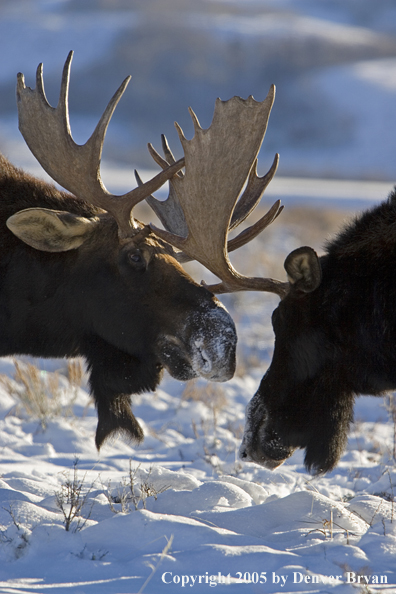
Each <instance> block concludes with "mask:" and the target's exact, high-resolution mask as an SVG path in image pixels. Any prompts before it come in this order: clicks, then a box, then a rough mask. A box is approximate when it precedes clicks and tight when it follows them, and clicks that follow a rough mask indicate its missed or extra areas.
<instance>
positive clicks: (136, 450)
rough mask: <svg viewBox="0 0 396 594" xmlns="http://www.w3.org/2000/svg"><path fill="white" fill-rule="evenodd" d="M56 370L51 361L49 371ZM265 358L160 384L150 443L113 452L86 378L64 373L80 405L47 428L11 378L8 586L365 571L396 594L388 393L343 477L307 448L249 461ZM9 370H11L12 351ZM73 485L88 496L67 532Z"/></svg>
mask: <svg viewBox="0 0 396 594" xmlns="http://www.w3.org/2000/svg"><path fill="white" fill-rule="evenodd" d="M264 299H265V298H263V300H264ZM266 319H267V320H268V317H266V318H264V321H263V329H262V335H263V336H262V340H265V333H267V332H268V328H266V325H268V321H265V320H266ZM257 331H258V332H260V329H257V328H256V332H257ZM36 363H37V364H38V365H39V366H40V361H38V362H36ZM267 363H268V361H267ZM57 366H58V367H59V369H61V372H62V371H63V370H64V365H63V362H61V361H56V360H53V361H50V362H47V369H48V368H49V369H52V371H45V372H42V373H43V376H44V377H45V378H46V381H48V379H50V378H51V374H53V373H54V371H53V370H54V369H56V368H57ZM264 367H265V363H264V364H263V368H262V369H256V370H251V372H250V373H248V374H247V375H246V376H244V377H235V378H234V379H232V380H231V381H229V382H227V383H226V384H221V385H220V384H216V385H214V384H210V383H206V382H205V381H204V380H199V381H195V382H194V383H192V384H189V387H188V389H186V388H185V386H184V385H183V384H181V383H179V382H176V381H175V380H173V379H171V378H170V377H169V376H168V377H166V378H165V381H164V382H163V383H162V385H161V387H160V388H159V389H158V390H157V391H156V393H155V394H151V393H148V394H143V395H139V396H135V397H134V398H133V401H134V406H133V409H134V412H135V414H136V416H137V417H138V419H139V422H140V423H141V424H142V427H143V429H144V431H145V435H146V438H145V441H144V442H143V444H142V445H141V446H139V447H134V446H133V445H131V444H128V443H124V442H123V441H122V440H121V439H119V440H116V441H113V442H111V443H108V444H106V445H105V446H104V447H103V449H102V451H101V453H100V455H98V454H97V452H96V449H95V446H94V439H93V437H94V431H95V426H96V412H95V410H94V408H93V406H92V404H90V403H89V395H88V393H87V392H86V389H85V388H84V381H83V382H82V387H80V388H78V389H76V388H75V387H73V386H70V385H69V387H68V388H67V386H68V380H67V379H66V378H65V377H64V376H63V375H62V378H61V379H62V381H60V382H59V385H60V386H62V389H64V387H66V392H64V393H63V399H64V402H65V404H66V401H67V394H68V393H69V395H70V398H71V399H72V400H73V401H74V412H73V414H72V415H62V414H60V415H59V416H56V417H53V418H50V417H49V418H48V419H46V422H45V424H44V425H43V424H42V423H40V422H39V420H37V419H35V418H34V417H32V416H28V415H27V414H25V413H23V411H21V410H19V411H18V408H17V407H16V406H15V405H16V401H17V399H16V397H15V396H10V394H9V392H8V391H7V390H6V389H5V387H4V386H6V385H7V384H6V383H4V382H2V386H3V387H2V388H1V390H0V410H1V413H0V468H1V479H0V592H4V593H5V592H12V593H22V592H23V593H33V592H47V591H56V592H60V593H63V592H65V593H66V592H76V593H77V592H78V593H80V592H84V594H85V593H89V592H95V594H96V593H98V594H100V593H102V592H103V593H105V592H106V593H124V592H125V593H132V592H133V593H135V592H146V593H149V592H152V593H156V592H162V591H163V592H166V591H168V592H177V591H179V589H180V588H183V587H189V588H194V589H196V590H198V591H207V590H208V588H213V587H216V585H217V584H218V582H221V581H222V580H223V582H224V583H225V584H229V587H234V588H235V587H237V588H240V589H243V591H246V592H258V591H263V590H262V589H263V588H264V585H263V584H261V585H260V584H255V583H254V582H255V581H257V580H258V581H259V582H260V580H261V581H262V582H264V580H265V579H266V582H265V591H266V592H278V591H287V592H306V591H310V592H311V591H312V592H316V591H317V592H319V591H322V590H321V585H320V584H323V582H326V583H327V586H326V587H329V586H330V585H331V589H332V591H333V590H334V591H336V592H346V591H349V590H350V589H351V588H353V587H354V585H356V584H354V582H352V581H351V580H353V579H355V580H357V577H356V576H357V575H365V576H366V577H367V576H371V577H370V578H368V579H370V580H371V581H372V580H376V579H377V580H378V581H380V580H381V579H382V580H383V581H385V580H386V581H387V585H386V586H385V585H384V584H382V585H381V584H380V583H379V584H378V586H377V585H376V584H374V585H373V584H372V583H371V581H370V588H373V591H375V589H376V587H378V588H380V589H381V588H386V589H384V590H381V591H386V592H396V572H395V565H394V555H395V553H396V517H395V510H394V503H392V498H393V492H394V485H396V467H395V462H394V460H393V459H392V449H393V438H394V427H393V424H392V423H391V422H390V419H389V417H388V413H387V411H386V409H385V407H384V406H383V405H382V401H381V399H378V398H370V397H364V398H363V397H362V398H360V399H358V401H357V405H356V420H357V422H356V423H355V425H354V426H353V429H352V431H351V434H350V439H349V443H348V448H347V451H346V452H345V454H344V456H343V457H342V459H341V462H340V464H339V465H338V467H337V468H336V469H335V470H334V471H333V472H331V473H329V474H328V475H326V476H324V477H320V478H312V477H310V476H309V475H307V474H306V473H305V471H304V468H303V464H302V461H303V460H302V453H301V452H297V453H296V454H295V455H294V456H293V457H292V458H291V459H290V460H288V461H287V462H286V463H285V464H284V465H283V466H281V467H280V468H278V469H277V470H275V471H272V472H271V471H269V470H266V469H264V468H260V467H258V466H256V465H254V464H250V463H242V462H241V461H240V460H239V459H238V457H237V451H238V448H239V444H240V435H241V429H242V427H243V423H244V409H245V406H246V404H247V402H248V401H249V399H250V398H251V396H252V394H253V392H254V389H255V388H256V386H257V384H258V381H259V379H260V376H261V373H262V372H263V371H264ZM0 370H1V372H2V373H3V374H5V375H7V376H8V377H10V376H11V377H12V376H13V368H12V362H11V360H10V359H6V360H4V361H2V363H1V367H0ZM73 482H74V484H75V485H76V487H80V488H81V501H82V506H81V510H80V513H79V515H77V517H76V518H74V519H73V520H72V521H71V523H70V529H69V530H68V531H66V530H65V514H66V515H67V514H68V512H69V510H70V502H68V501H67V499H66V498H65V496H64V495H65V493H66V491H65V485H67V484H69V485H70V484H71V483H73ZM62 493H63V500H62ZM60 501H63V503H61V504H60ZM60 506H61V507H63V511H62V510H61V509H60ZM348 572H349V573H348ZM354 574H356V575H355V576H354ZM199 576H201V578H199ZM213 576H216V577H213ZM331 576H333V578H334V579H332V578H331ZM337 576H339V577H338V578H337ZM376 576H377V577H376ZM199 579H200V580H201V583H199ZM360 579H361V580H364V578H363V577H362V578H360ZM147 580H149V581H147ZM187 580H188V581H187ZM244 580H245V581H244ZM249 580H250V581H249ZM282 580H284V583H283V585H282ZM348 580H349V581H350V583H348ZM362 583H364V582H362ZM183 584H184V585H183ZM322 587H323V586H322ZM260 588H261V589H260Z"/></svg>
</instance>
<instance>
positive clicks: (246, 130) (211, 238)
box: [148, 86, 288, 297]
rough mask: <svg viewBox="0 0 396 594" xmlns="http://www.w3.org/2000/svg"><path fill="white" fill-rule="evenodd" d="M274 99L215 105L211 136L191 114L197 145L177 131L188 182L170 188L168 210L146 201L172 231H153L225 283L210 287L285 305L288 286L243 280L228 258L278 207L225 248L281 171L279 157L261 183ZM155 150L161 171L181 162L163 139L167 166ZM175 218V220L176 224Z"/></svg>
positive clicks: (179, 179)
mask: <svg viewBox="0 0 396 594" xmlns="http://www.w3.org/2000/svg"><path fill="white" fill-rule="evenodd" d="M274 97H275V87H274V86H272V87H271V89H270V91H269V93H268V95H267V97H266V99H265V100H264V101H262V102H261V103H259V102H257V101H255V100H254V99H253V97H249V98H248V99H246V100H244V99H241V98H240V97H233V98H232V99H230V100H229V101H221V100H220V99H217V100H216V105H215V111H214V116H213V120H212V124H211V125H210V127H209V128H208V129H206V130H204V129H202V128H201V126H200V124H199V121H198V118H197V116H196V115H195V113H194V112H193V111H192V110H191V109H190V114H191V117H192V120H193V123H194V130H195V134H194V137H193V138H192V139H191V140H187V139H186V138H185V136H184V134H183V131H182V129H181V128H180V126H179V125H178V124H176V128H177V131H178V133H179V138H180V141H181V143H182V146H183V149H184V154H185V161H186V165H185V174H184V175H180V174H178V175H176V176H174V177H173V178H172V179H171V180H170V182H169V185H170V194H169V198H168V199H167V200H166V201H165V202H159V201H156V200H155V198H153V197H150V198H149V199H148V202H149V204H150V206H152V208H153V209H154V211H155V212H156V214H157V215H158V216H159V218H160V220H161V222H162V224H163V225H164V227H165V228H166V231H164V230H160V229H157V228H155V232H156V234H157V235H159V236H160V237H162V238H163V239H164V240H166V241H168V242H169V243H171V244H172V245H173V246H175V247H176V248H178V249H179V250H181V252H182V254H183V255H182V257H181V260H182V261H186V260H189V259H192V260H198V261H199V262H200V263H201V264H203V265H204V266H205V267H206V268H208V269H209V270H210V271H211V272H213V273H214V274H215V275H216V276H217V277H218V278H220V279H221V282H220V283H218V284H216V285H211V286H209V287H208V288H209V289H210V290H212V291H213V292H215V293H230V292H234V291H243V290H257V291H269V292H272V293H276V294H277V295H279V296H280V297H284V295H285V294H286V292H287V288H288V283H283V282H280V281H276V280H273V279H268V278H252V277H246V276H243V275H241V274H239V273H238V272H237V271H236V270H235V268H234V267H233V266H232V264H231V262H230V260H229V258H228V252H230V251H232V250H235V249H237V248H239V247H241V246H242V245H245V244H246V243H247V242H249V241H251V240H252V239H253V238H254V237H256V236H257V235H258V234H259V233H261V231H263V230H264V229H265V228H266V227H268V225H269V224H271V223H272V221H274V220H275V219H276V217H277V216H278V215H279V214H280V212H281V211H282V209H283V207H281V206H280V201H279V200H278V201H277V202H275V204H274V205H273V206H272V207H271V209H270V210H269V211H268V212H267V213H266V214H265V215H264V216H263V217H262V218H261V219H260V220H259V221H257V223H255V224H254V225H252V226H251V227H249V228H247V229H245V230H244V231H243V232H242V233H240V234H239V235H238V236H237V237H236V238H234V239H232V240H230V241H227V237H228V232H229V231H230V230H231V229H234V228H235V227H237V226H238V225H239V224H240V223H241V222H242V221H244V220H245V219H246V217H247V216H248V215H249V214H250V213H251V212H252V211H253V209H254V208H255V207H256V206H257V204H258V203H259V202H260V199H261V196H262V194H263V192H264V190H265V188H266V187H267V185H268V184H269V182H270V181H271V179H272V178H273V177H274V175H275V172H276V169H277V166H278V155H276V156H275V159H274V162H273V164H272V166H271V168H270V170H269V171H268V173H267V174H266V175H264V176H263V177H259V176H258V175H257V155H258V153H259V150H260V147H261V143H262V141H263V138H264V135H265V132H266V129H267V124H268V119H269V115H270V112H271V108H272V105H273V102H274ZM149 150H150V153H151V155H152V156H153V158H154V160H155V161H156V162H157V163H158V164H159V165H161V166H162V167H166V166H169V164H172V163H174V162H175V158H174V157H173V155H172V153H171V151H170V149H169V147H168V145H167V143H166V140H165V139H164V138H163V150H164V154H165V159H163V158H162V157H161V156H160V155H159V154H158V153H157V152H156V151H155V150H154V149H153V148H152V147H151V146H149ZM246 180H247V185H246V188H245V190H244V192H243V194H242V196H241V197H240V198H239V195H240V193H241V191H242V188H243V186H244V184H245V182H246ZM238 198H239V200H238ZM174 212H176V213H177V216H173V213H174ZM180 213H182V216H181V215H180ZM179 221H181V222H179Z"/></svg>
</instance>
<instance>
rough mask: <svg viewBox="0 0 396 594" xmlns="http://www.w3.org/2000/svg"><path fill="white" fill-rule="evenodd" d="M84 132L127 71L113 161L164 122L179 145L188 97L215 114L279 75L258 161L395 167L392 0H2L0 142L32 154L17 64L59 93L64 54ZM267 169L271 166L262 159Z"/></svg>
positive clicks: (369, 174)
mask: <svg viewBox="0 0 396 594" xmlns="http://www.w3.org/2000/svg"><path fill="white" fill-rule="evenodd" d="M71 49H73V50H74V51H75V55H74V60H73V65H72V75H71V88H70V112H71V125H72V131H73V135H74V138H75V139H76V140H77V142H80V143H83V142H85V140H86V139H87V138H88V136H89V135H90V133H91V132H92V130H93V128H94V126H95V124H96V123H97V121H98V119H99V117H100V115H101V113H102V111H103V109H104V108H105V106H106V104H107V102H108V100H109V99H110V97H111V96H112V94H113V92H114V91H115V90H116V88H117V87H118V85H119V84H120V83H121V81H122V80H123V79H124V78H125V76H127V75H128V74H131V75H132V81H131V83H130V85H129V87H128V89H127V91H126V93H125V95H124V97H123V98H122V100H121V102H120V104H119V106H118V107H117V110H116V113H115V115H114V116H113V120H112V123H111V126H110V129H109V132H108V136H107V139H106V144H105V151H104V160H105V162H106V163H108V164H116V165H117V166H119V167H127V166H128V167H129V166H131V165H132V166H138V167H151V166H152V163H151V162H150V157H149V155H148V152H147V150H146V144H147V142H152V143H154V145H156V146H157V147H159V146H160V143H159V138H160V134H161V133H165V134H166V135H167V137H168V138H169V142H170V144H171V146H172V147H173V148H174V152H175V153H176V155H177V156H180V154H181V151H180V144H179V140H178V137H177V134H176V132H175V130H174V126H173V122H174V121H175V120H176V121H177V122H178V123H179V124H180V125H181V126H182V128H183V130H184V132H185V134H186V136H187V137H191V136H192V134H193V131H192V124H191V120H190V116H189V114H188V111H187V108H188V106H191V107H192V108H193V109H194V111H195V112H196V114H197V115H198V118H199V120H200V122H201V125H202V126H203V127H207V126H209V124H210V122H211V118H212V114H213V108H214V101H215V99H216V97H221V98H222V99H229V98H230V97H232V96H233V95H240V96H242V97H244V98H246V97H247V96H249V95H253V96H254V97H255V99H257V100H263V99H264V98H265V96H266V94H267V92H268V89H269V87H270V85H271V83H275V84H276V87H277V97H276V101H275V107H274V109H273V111H272V115H271V119H270V125H269V128H268V132H267V137H266V140H265V142H264V145H263V149H262V152H261V157H260V159H261V162H262V168H264V169H266V168H268V167H269V165H270V164H271V162H272V158H273V154H274V153H275V152H279V153H280V156H281V161H280V167H279V170H278V176H280V177H282V176H286V177H291V176H294V177H310V178H311V177H313V178H319V177H320V178H335V179H355V180H375V181H391V182H393V181H395V180H396V1H395V0H376V1H375V2H373V1H372V0H272V1H271V0H83V1H81V0H0V150H2V151H3V152H4V153H5V154H7V155H8V156H9V158H11V160H13V161H14V162H18V163H22V164H25V162H26V163H29V162H30V163H31V164H32V165H33V162H32V161H29V160H30V157H29V155H28V153H27V149H25V148H24V147H23V142H22V140H21V138H20V137H19V132H18V130H17V118H16V104H15V82H16V73H17V72H19V71H21V72H23V73H24V74H25V77H26V84H27V85H28V86H31V87H34V86H35V70H36V67H37V65H38V64H39V62H43V63H44V76H45V88H46V93H47V96H48V98H49V100H50V102H51V104H53V105H56V102H57V98H58V93H59V84H60V76H61V71H62V67H63V63H64V61H65V59H66V56H67V54H68V52H69V50H71ZM261 172H263V171H261Z"/></svg>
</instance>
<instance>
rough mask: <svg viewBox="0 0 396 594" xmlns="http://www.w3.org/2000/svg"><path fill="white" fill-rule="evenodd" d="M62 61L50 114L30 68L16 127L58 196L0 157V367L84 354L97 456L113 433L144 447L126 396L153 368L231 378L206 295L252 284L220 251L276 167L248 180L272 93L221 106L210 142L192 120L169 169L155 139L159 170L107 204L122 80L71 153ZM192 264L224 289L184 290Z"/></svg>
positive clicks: (240, 240)
mask: <svg viewBox="0 0 396 594" xmlns="http://www.w3.org/2000/svg"><path fill="white" fill-rule="evenodd" d="M71 60H72V52H70V54H69V56H68V58H67V60H66V63H65V66H64V70H63V75H62V82H61V92H60V98H59V102H58V105H57V107H56V108H53V107H51V106H50V105H49V103H48V102H47V99H46V96H45V92H44V83H43V73H42V65H41V64H40V65H39V67H38V69H37V75H36V88H35V89H34V90H32V89H31V88H29V87H26V85H25V81H24V76H23V75H22V74H19V75H18V83H17V104H18V114H19V129H20V131H21V133H22V135H23V137H24V139H25V141H26V143H27V145H28V146H29V148H30V150H31V151H32V153H33V154H34V156H35V157H36V159H37V160H38V162H39V163H40V164H41V165H42V167H43V168H44V169H45V170H46V171H47V173H48V174H49V175H50V176H51V177H52V179H53V180H54V181H56V182H57V183H58V184H59V185H60V186H62V187H63V188H64V189H65V190H66V192H65V191H63V190H59V189H57V188H56V187H55V186H54V185H51V184H48V183H46V182H44V181H41V180H38V179H35V178H33V177H32V176H30V175H28V174H26V173H24V172H23V171H21V170H19V169H17V168H15V167H14V166H13V165H11V163H9V161H8V160H7V159H6V158H5V157H3V156H1V157H0V226H1V233H0V242H1V247H0V270H1V281H0V283H1V284H0V316H1V317H0V319H1V322H0V327H1V335H0V356H6V355H13V354H27V355H32V356H37V357H75V356H83V357H84V358H85V360H86V362H87V369H88V372H89V383H90V388H91V392H92V395H93V397H94V400H95V404H96V408H97V412H98V425H97V430H96V439H95V441H96V446H97V447H98V449H99V448H100V446H101V445H102V444H103V442H104V441H105V440H106V438H108V437H109V436H111V435H112V434H114V433H117V432H121V433H124V434H126V436H127V437H129V438H131V439H133V440H137V441H140V440H141V439H142V438H143V432H142V429H141V427H140V425H139V423H138V422H137V420H136V419H135V417H134V415H133V413H132V410H131V398H130V395H131V394H134V393H139V392H142V391H146V390H153V389H155V387H156V386H157V385H158V383H159V381H160V379H161V374H162V371H163V369H164V368H165V369H167V370H168V371H169V372H170V374H171V375H172V376H173V377H175V378H177V379H180V380H187V379H190V378H193V377H197V376H198V375H201V376H203V377H205V378H207V379H209V380H213V381H225V380H227V379H229V378H231V377H232V375H233V373H234V370H235V349H236V332H235V326H234V323H233V321H232V319H231V317H230V316H229V314H228V313H227V311H226V310H225V308H224V307H223V306H222V305H221V303H220V302H219V301H218V300H217V298H216V297H215V293H216V292H218V293H221V292H224V291H225V290H228V289H227V287H228V285H230V286H231V285H233V283H234V282H235V279H237V280H239V281H240V282H242V284H243V283H244V287H245V288H248V286H249V282H252V283H253V284H254V283H255V282H258V283H259V284H260V282H261V281H260V279H258V280H257V279H256V281H255V280H254V279H252V280H251V281H249V279H246V278H245V277H242V276H241V275H238V273H236V271H234V269H233V268H232V266H231V265H230V263H229V260H228V256H227V245H226V244H225V241H226V238H227V233H228V230H229V228H234V227H236V226H237V225H238V224H240V223H241V222H242V221H243V220H244V219H245V218H246V216H247V215H248V214H249V212H250V211H251V210H252V208H253V207H254V205H255V204H257V202H258V201H259V200H260V197H261V194H262V192H263V191H264V189H265V187H266V185H267V184H268V182H269V180H270V179H271V177H272V176H273V175H274V173H275V170H276V166H277V159H275V161H274V164H273V166H272V168H271V170H270V171H269V172H268V174H267V175H266V176H264V177H263V178H260V177H258V176H257V175H256V174H255V168H253V169H254V171H253V169H252V162H254V161H255V159H256V157H257V154H258V151H259V149H260V145H261V141H262V137H263V135H264V133H265V129H266V126H267V120H268V116H269V112H270V109H271V105H272V100H273V90H272V91H271V93H270V94H269V97H268V98H267V99H266V100H264V101H263V102H262V103H258V102H256V101H254V100H253V98H249V99H248V100H246V101H245V100H242V99H240V98H238V97H236V98H233V99H231V100H229V101H225V102H223V101H220V100H218V101H217V103H216V107H215V113H214V117H213V122H212V125H211V126H210V128H209V129H208V130H202V129H201V127H200V126H199V123H198V120H197V118H196V116H195V114H194V113H193V112H192V111H191V116H192V118H193V122H194V127H195V136H194V138H193V139H192V140H189V141H187V140H186V139H185V137H184V135H183V132H182V131H181V129H180V127H178V131H179V136H180V139H181V142H182V145H183V148H184V152H185V157H184V158H183V159H181V160H179V161H176V160H175V158H174V157H173V154H172V153H171V151H170V149H169V147H168V145H167V142H166V139H165V138H164V137H163V149H164V153H165V158H163V157H161V156H160V155H159V154H158V153H157V152H156V151H155V150H154V148H153V147H152V146H151V145H149V150H150V152H151V154H152V156H153V157H154V159H155V160H156V162H157V163H159V164H160V166H161V167H162V169H163V171H161V172H160V173H159V174H158V175H157V176H155V177H154V178H153V179H152V180H150V181H148V182H147V183H145V184H142V183H141V180H140V178H139V176H137V180H138V187H137V188H135V189H134V190H132V191H130V192H128V193H127V194H124V195H123V196H114V195H112V194H110V193H109V192H108V191H107V190H106V188H105V186H104V184H103V182H102V180H101V176H100V161H101V154H102V146H103V142H104V137H105V134H106V130H107V126H108V124H109V121H110V119H111V116H112V114H113V112H114V109H115V108H116V105H117V103H118V101H119V100H120V98H121V96H122V94H123V92H124V90H125V88H126V86H127V84H128V82H129V77H128V78H127V79H125V80H124V82H123V83H122V84H121V86H120V87H119V89H118V90H117V91H116V93H115V94H114V96H113V97H112V99H111V100H110V102H109V104H108V106H107V108H106V109H105V111H104V113H103V115H102V117H101V119H100V121H99V123H98V125H97V127H96V129H95V131H94V132H93V134H92V136H91V137H90V139H89V140H88V141H87V142H86V143H85V144H84V145H77V144H76V143H75V142H74V140H73V138H72V136H71V131H70V126H69V114H68V88H69V78H70V65H71ZM182 167H185V171H184V173H182V172H181V171H180V170H181V168H182ZM248 176H249V181H248V184H247V186H246V189H245V190H244V192H243V193H242V195H241V196H240V193H241V190H242V188H243V186H244V184H245V181H246V179H247V177H248ZM166 180H170V191H169V197H168V198H167V200H165V201H163V202H159V201H157V200H156V199H155V198H154V197H153V196H151V193H152V192H154V191H155V190H157V189H158V188H159V187H160V186H161V185H162V184H163V183H164V182H165V181H166ZM198 197H199V199H200V200H198V199H197V198H198ZM146 198H147V200H148V202H149V204H150V205H151V206H152V208H153V209H154V211H155V212H156V213H157V214H158V216H159V218H160V220H161V221H162V223H163V224H164V226H165V230H159V229H157V228H156V227H154V226H153V225H151V226H150V225H147V224H143V223H141V222H139V221H138V220H137V219H136V218H134V217H133V214H132V210H133V208H134V206H135V205H136V204H137V203H138V202H140V201H142V200H144V199H146ZM213 198H215V204H214V200H213ZM201 199H202V200H201ZM238 199H239V200H238ZM209 205H211V207H212V210H211V215H210V221H209V222H208V208H209ZM234 207H235V208H234ZM279 210H280V206H279V202H277V203H275V204H274V206H273V207H272V208H271V209H270V211H269V212H268V213H267V214H266V215H264V217H262V219H260V221H258V223H256V224H255V225H253V226H252V227H250V228H249V229H247V230H245V231H243V232H242V233H241V234H240V235H239V236H238V237H236V238H235V239H233V240H231V241H230V242H229V244H228V249H229V250H232V249H236V248H237V247H239V246H240V245H243V244H244V243H246V242H247V241H249V240H250V239H252V238H253V237H255V235H257V233H259V232H260V231H261V230H262V229H263V228H264V227H265V226H266V225H267V224H269V223H270V222H271V220H272V219H273V218H274V217H276V216H277V214H278V212H279ZM232 213H233V216H232V217H231V214H232ZM191 259H197V260H198V261H200V262H201V263H202V264H204V265H205V266H206V267H207V268H208V269H209V270H211V271H212V272H213V273H214V274H217V275H218V276H219V275H220V278H222V276H221V275H222V274H224V283H225V284H223V283H220V284H218V285H213V286H210V287H209V286H206V285H203V284H201V285H200V284H198V283H196V282H194V281H193V279H192V278H191V277H190V276H189V275H188V274H187V273H186V272H185V271H184V269H183V268H182V266H181V263H183V262H185V261H187V260H191ZM227 283H228V285H227ZM264 284H265V281H264Z"/></svg>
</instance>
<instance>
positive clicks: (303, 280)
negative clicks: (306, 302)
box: [285, 247, 322, 293]
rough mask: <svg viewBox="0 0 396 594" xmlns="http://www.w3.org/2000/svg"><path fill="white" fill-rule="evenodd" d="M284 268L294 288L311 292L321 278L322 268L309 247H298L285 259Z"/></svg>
mask: <svg viewBox="0 0 396 594" xmlns="http://www.w3.org/2000/svg"><path fill="white" fill-rule="evenodd" d="M285 270H286V272H287V276H288V279H289V282H290V284H291V285H292V287H293V289H294V290H297V291H302V292H303V293H311V291H314V290H315V289H317V287H318V286H319V285H320V282H321V280H322V269H321V267H320V262H319V258H318V256H317V254H316V252H315V251H314V250H313V249H312V248H310V247H300V248H298V249H297V250H294V251H293V252H291V253H290V254H289V255H288V256H287V258H286V260H285Z"/></svg>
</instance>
